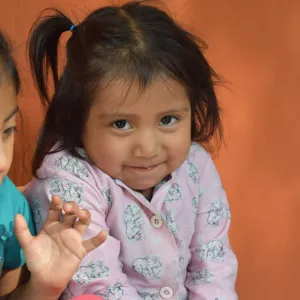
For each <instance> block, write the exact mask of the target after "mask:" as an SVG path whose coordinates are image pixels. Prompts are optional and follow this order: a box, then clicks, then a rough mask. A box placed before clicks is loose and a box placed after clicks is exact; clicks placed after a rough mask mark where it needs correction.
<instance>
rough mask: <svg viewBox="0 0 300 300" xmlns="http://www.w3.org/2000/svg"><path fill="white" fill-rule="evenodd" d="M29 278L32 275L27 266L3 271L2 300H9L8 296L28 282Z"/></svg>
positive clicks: (0, 291) (0, 284) (0, 279)
mask: <svg viewBox="0 0 300 300" xmlns="http://www.w3.org/2000/svg"><path fill="white" fill-rule="evenodd" d="M29 277H30V273H29V271H28V269H27V267H26V265H23V266H22V267H19V268H17V269H14V270H3V271H2V273H1V278H0V300H2V299H7V297H8V295H9V294H10V293H11V292H12V291H14V290H15V289H16V288H17V287H19V286H20V285H22V284H24V283H25V282H27V281H28V280H29Z"/></svg>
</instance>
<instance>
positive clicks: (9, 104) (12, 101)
mask: <svg viewBox="0 0 300 300" xmlns="http://www.w3.org/2000/svg"><path fill="white" fill-rule="evenodd" d="M16 106H17V95H16V92H15V89H14V86H13V84H11V83H9V82H8V81H6V80H0V126H3V124H4V122H5V119H6V118H7V117H8V116H9V115H10V114H11V112H12V111H13V110H14V109H15V108H16Z"/></svg>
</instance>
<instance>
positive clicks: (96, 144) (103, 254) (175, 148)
mask: <svg viewBox="0 0 300 300" xmlns="http://www.w3.org/2000/svg"><path fill="white" fill-rule="evenodd" d="M68 30H71V32H72V33H71V36H70V38H69V40H68V42H67V46H66V48H67V51H66V58H67V62H66V66H65V68H64V71H63V73H62V75H61V77H59V74H58V60H57V51H58V44H59V39H60V37H61V35H62V34H63V33H64V32H67V31H68ZM197 43H198V44H197ZM199 44H200V46H201V45H202V42H201V41H200V40H198V39H196V38H195V37H194V36H192V35H191V34H190V33H188V32H187V31H185V30H184V29H182V28H181V27H180V26H178V25H177V24H176V23H175V22H174V21H173V20H172V19H171V18H170V17H169V16H168V15H167V14H166V13H165V12H163V11H161V10H159V9H158V8H155V7H152V6H149V5H146V4H145V3H144V1H140V2H129V3H127V4H125V5H122V6H120V7H112V6H111V7H104V8H101V9H98V10H96V11H94V12H93V13H91V14H90V15H88V16H87V17H86V18H85V19H84V20H83V21H82V22H81V23H80V24H77V25H76V26H75V25H73V23H72V21H71V20H70V19H69V18H68V17H66V16H65V15H64V14H63V13H61V12H59V11H55V14H54V15H52V16H46V17H45V18H43V19H42V20H40V22H38V23H37V24H36V26H35V28H34V29H33V32H32V35H31V39H30V44H29V54H30V61H31V67H32V70H33V75H34V78H35V80H36V83H37V87H38V90H39V93H40V96H41V98H42V99H43V100H44V101H45V103H48V104H49V108H48V112H47V116H46V119H45V123H44V126H43V128H42V131H41V136H40V140H39V145H38V148H37V151H36V153H35V158H34V163H33V173H34V174H35V177H36V178H35V179H33V181H32V182H31V184H30V185H29V187H28V188H27V190H26V194H27V195H28V197H29V198H30V199H31V201H32V204H33V209H34V214H35V221H36V226H37V229H38V230H40V229H41V228H42V226H43V224H44V220H45V217H46V214H47V210H48V207H49V202H50V199H51V195H59V196H61V197H62V198H63V199H64V200H65V201H67V200H69V199H74V200H75V201H76V203H77V204H78V205H79V206H80V207H84V208H86V209H88V210H90V212H91V215H92V221H91V226H90V227H89V229H88V230H87V231H86V234H85V237H86V238H89V237H91V236H93V235H94V234H95V233H96V232H98V231H99V230H100V228H103V227H104V228H108V229H109V232H110V235H109V237H108V239H107V241H106V243H105V244H104V245H103V246H102V247H100V248H97V249H95V250H94V251H93V252H92V253H90V254H89V255H87V256H86V257H85V258H84V260H83V262H82V263H81V265H80V267H79V268H78V270H77V272H76V274H75V275H74V276H73V279H72V281H71V282H70V283H69V285H68V288H67V289H66V291H65V293H64V295H63V297H62V299H70V298H71V297H72V296H75V295H80V294H82V293H90V294H95V295H102V296H103V297H105V299H106V300H110V299H114V300H116V299H123V300H125V299H126V300H133V299H147V300H150V299H151V300H157V299H174V300H175V299H176V300H183V299H189V300H200V299H203V300H204V299H207V300H233V299H237V295H236V293H235V279H236V273H237V260H236V257H235V255H234V253H233V252H232V249H231V247H230V244H229V239H228V229H229V225H230V211H229V207H228V203H227V199H226V195H225V192H224V189H223V187H222V184H221V182H220V178H219V176H218V173H217V171H216V169H215V166H214V164H213V161H212V159H211V157H210V156H209V154H208V153H207V152H206V151H205V149H204V148H203V147H201V146H200V145H199V144H197V143H196V142H200V143H207V142H208V141H209V140H210V139H211V138H212V137H213V136H215V135H217V134H218V133H220V132H221V125H220V115H219V106H218V101H217V98H216V95H215V91H214V80H215V79H217V76H216V74H215V73H214V72H213V70H212V68H211V67H210V66H209V64H208V62H207V61H206V59H205V58H204V56H203V54H202V50H201V48H200V46H199ZM44 62H47V64H45V63H44ZM49 71H51V72H52V75H53V80H54V87H55V93H54V96H53V97H50V95H49V93H48V89H47V86H48V81H47V75H48V74H49ZM37 199H38V200H37Z"/></svg>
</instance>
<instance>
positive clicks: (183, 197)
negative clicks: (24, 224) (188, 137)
mask: <svg viewBox="0 0 300 300" xmlns="http://www.w3.org/2000/svg"><path fill="white" fill-rule="evenodd" d="M80 150H81V151H82V149H80ZM112 163H113V162H112ZM39 176H40V177H41V178H45V177H47V179H45V180H38V179H33V180H32V182H31V183H30V184H29V185H28V186H27V188H26V191H25V194H26V196H27V197H28V198H29V199H30V201H31V204H32V208H33V212H34V217H35V222H36V226H37V230H38V231H39V230H40V229H41V228H42V226H43V223H44V221H45V217H46V214H47V211H48V207H49V201H50V198H51V195H52V194H55V195H60V196H61V197H62V198H63V200H64V201H68V200H73V201H75V202H77V203H78V205H79V206H80V207H82V208H86V209H88V210H89V211H90V212H91V214H92V223H91V225H90V227H89V229H88V230H87V232H86V234H85V238H89V237H92V236H94V235H95V234H97V233H98V232H99V231H100V230H101V229H103V228H105V229H108V230H109V237H108V239H107V241H106V242H105V243H104V244H103V245H101V246H100V247H99V248H97V249H95V250H94V251H92V252H91V253H89V254H88V255H87V256H86V257H85V259H84V260H83V261H82V264H81V266H80V267H79V269H78V270H77V272H76V274H75V275H74V276H73V279H72V281H71V282H70V283H69V286H68V288H67V289H66V291H65V293H64V294H63V296H62V299H71V298H72V297H73V296H77V295H80V294H95V295H100V296H102V297H104V298H105V299H106V300H112V299H113V300H117V299H122V300H134V299H144V300H158V299H173V300H187V299H189V300H236V299H237V295H236V293H235V288H234V286H235V279H236V273H237V260H236V257H235V255H234V253H233V252H232V249H231V248H230V244H229V240H228V229H229V225H230V211H229V207H228V202H227V199H226V194H225V191H224V189H223V188H222V184H221V182H220V178H219V176H218V173H217V171H216V169H215V166H214V164H213V161H212V159H211V158H210V156H209V154H208V153H207V152H206V151H205V150H204V149H203V148H202V147H201V146H199V145H197V144H195V143H193V144H192V146H191V149H190V154H189V156H188V157H187V159H186V161H185V162H184V163H183V164H182V166H181V167H180V168H179V169H177V170H176V171H175V172H173V173H172V174H171V176H170V178H169V179H168V180H166V181H165V182H162V183H161V184H159V185H158V186H157V187H156V188H155V191H154V194H153V198H152V200H151V202H149V201H148V200H147V199H146V198H144V197H143V196H142V195H141V194H140V193H138V192H136V191H133V190H132V189H130V188H129V187H127V186H126V185H125V184H124V183H122V182H121V181H120V180H118V179H113V178H111V177H109V176H108V175H107V174H105V173H104V172H102V171H101V170H100V169H98V168H97V167H95V166H93V165H92V164H89V163H87V162H85V161H82V160H79V159H77V158H74V157H72V156H70V154H68V153H66V152H59V153H56V154H52V155H49V156H48V157H47V158H46V159H45V161H44V163H43V166H42V167H41V168H40V170H39Z"/></svg>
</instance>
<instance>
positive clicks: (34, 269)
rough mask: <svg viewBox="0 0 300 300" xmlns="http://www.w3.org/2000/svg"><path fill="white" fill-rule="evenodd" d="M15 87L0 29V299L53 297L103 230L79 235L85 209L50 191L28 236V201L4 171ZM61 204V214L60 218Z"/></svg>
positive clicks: (15, 105) (7, 163)
mask: <svg viewBox="0 0 300 300" xmlns="http://www.w3.org/2000/svg"><path fill="white" fill-rule="evenodd" d="M19 89H20V80H19V75H18V71H17V68H16V66H15V64H14V61H13V59H12V57H11V55H10V52H9V47H8V43H7V41H6V40H5V39H4V36H3V35H2V34H0V128H1V138H0V299H7V298H9V299H18V300H20V299H22V300H27V299H28V300H35V299H38V300H48V299H49V300H52V299H53V300H57V299H58V297H59V296H60V294H61V292H62V291H63V290H64V289H65V287H66V286H67V284H68V282H69V280H70V278H71V277H72V275H73V274H74V273H75V271H76V269H77V267H78V266H79V264H80V262H81V260H82V258H83V257H84V256H85V255H86V254H87V253H88V252H90V251H91V250H93V249H95V248H96V247H97V246H99V245H100V244H101V243H102V242H103V240H104V239H105V233H104V232H103V233H102V234H100V235H99V234H98V235H96V236H95V237H93V238H92V239H89V240H87V241H82V235H83V233H84V232H85V230H86V228H87V227H88V225H89V222H90V214H89V212H88V211H86V210H80V209H79V208H78V206H77V204H76V203H67V204H64V205H62V201H61V199H60V197H57V196H56V197H53V200H52V203H51V204H50V202H49V205H48V208H49V209H47V211H45V212H44V213H45V214H44V217H47V219H46V222H45V219H43V221H44V225H43V226H42V227H41V228H40V229H42V230H41V232H40V234H38V235H37V236H36V237H33V235H35V230H34V225H33V220H32V216H31V212H30V207H29V204H28V202H27V201H26V199H25V198H24V196H23V195H22V194H21V193H20V192H19V191H18V189H17V188H16V187H15V185H14V184H13V183H12V182H11V181H10V179H9V178H8V177H7V173H8V171H9V169H10V165H11V161H12V157H13V147H14V132H15V130H16V115H17V113H18V110H19V109H18V102H17V95H18V92H19ZM51 198H52V197H51V196H50V199H49V200H51ZM70 200H71V198H70ZM37 205H38V204H37ZM62 208H64V211H65V215H64V217H63V219H62V221H61V222H60V217H61V213H62ZM36 217H37V218H36V222H38V220H39V219H38V216H36ZM77 218H78V221H76V219H77ZM27 224H28V225H27ZM19 243H20V244H19ZM21 247H22V248H21ZM25 262H26V265H25ZM27 268H28V269H27ZM28 270H29V272H30V273H31V276H30V273H29V272H28ZM29 276H30V279H29ZM28 279H29V281H28ZM22 284H23V285H22Z"/></svg>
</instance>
